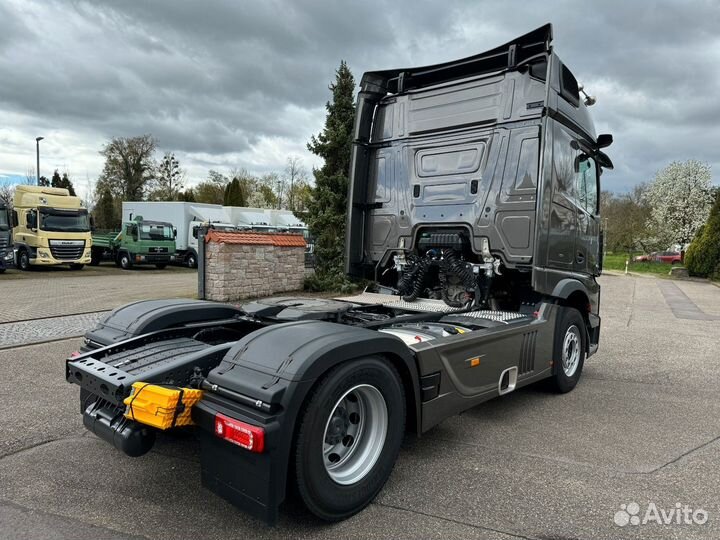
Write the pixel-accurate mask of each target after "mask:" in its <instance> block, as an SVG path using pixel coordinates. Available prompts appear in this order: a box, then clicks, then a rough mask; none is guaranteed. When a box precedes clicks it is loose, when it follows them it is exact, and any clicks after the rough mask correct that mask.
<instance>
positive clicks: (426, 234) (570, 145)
mask: <svg viewBox="0 0 720 540" xmlns="http://www.w3.org/2000/svg"><path fill="white" fill-rule="evenodd" d="M551 39H552V31H551V27H550V25H547V26H544V27H542V28H540V29H538V30H535V31H533V32H531V33H529V34H526V35H524V36H521V37H519V38H517V39H516V40H514V41H512V42H510V43H508V44H506V45H503V46H501V47H499V48H497V49H494V50H492V51H489V52H487V53H483V54H480V55H477V56H474V57H471V58H466V59H463V60H460V61H455V62H448V63H446V64H440V65H436V66H426V67H422V68H408V69H401V70H388V71H379V72H370V73H366V74H365V75H364V76H363V78H362V81H361V90H360V93H359V96H358V106H357V116H356V123H355V145H354V146H353V151H352V152H353V153H352V165H351V179H350V191H349V197H348V212H349V215H348V227H347V234H348V236H347V245H348V265H349V266H348V270H349V271H350V272H351V273H354V274H358V275H364V276H367V275H370V276H373V277H375V278H376V279H377V281H378V285H377V286H376V287H375V290H374V291H370V290H368V291H365V292H363V293H362V294H359V295H355V296H351V297H341V298H337V299H332V300H330V299H312V298H292V297H285V298H274V299H262V300H258V301H255V302H250V303H247V304H245V305H242V306H234V305H230V304H216V303H211V302H203V301H193V300H163V301H160V300H156V301H148V302H139V303H135V304H131V305H129V306H125V307H123V308H120V309H117V310H115V311H114V312H113V313H112V314H110V315H109V316H108V317H107V318H106V319H105V320H104V321H103V322H101V323H100V324H99V325H98V327H97V328H95V329H94V330H92V331H90V332H89V333H88V334H87V335H86V338H85V346H84V348H83V350H82V351H81V352H79V353H77V354H76V355H74V356H73V357H71V358H69V359H68V360H67V362H66V378H67V380H68V381H69V382H72V383H75V384H77V385H79V386H80V387H81V392H80V396H81V403H80V410H81V413H82V415H83V422H84V424H85V426H86V427H87V428H88V429H89V430H91V431H92V432H94V433H95V434H96V435H98V436H99V437H101V438H103V439H104V440H106V441H108V442H109V443H111V444H113V445H114V446H115V447H117V448H118V449H120V450H122V451H123V452H125V453H126V454H128V455H131V456H139V455H142V454H144V453H145V452H147V451H149V450H150V448H151V447H152V444H153V441H154V438H155V436H156V433H157V432H158V431H162V430H163V429H171V428H172V427H173V426H177V425H186V424H190V423H193V424H195V425H196V427H197V434H198V436H199V438H200V444H201V452H200V463H201V478H202V484H203V485H204V486H205V487H207V488H208V489H210V490H211V491H213V492H215V493H217V494H219V495H221V496H222V497H224V498H226V499H228V500H229V501H231V502H232V503H233V504H235V505H236V506H237V507H239V508H241V509H243V510H245V511H247V512H249V513H251V514H253V515H255V516H258V517H260V518H262V519H265V520H267V521H268V522H270V523H273V522H275V520H276V519H277V516H278V507H279V505H280V504H281V503H282V502H283V500H284V499H285V496H286V491H287V488H288V482H290V483H292V484H294V485H295V486H296V488H297V492H298V494H299V496H300V498H301V499H302V501H303V502H304V503H305V505H306V506H307V508H308V509H309V510H310V511H311V512H312V513H314V514H315V515H317V516H319V517H321V518H323V519H326V520H330V521H333V520H341V519H344V518H347V517H349V516H351V515H353V514H355V513H356V512H359V511H360V510H362V509H363V508H364V507H365V506H366V505H367V504H368V503H369V502H370V501H371V500H372V499H373V498H374V497H375V496H376V495H377V494H378V492H379V491H380V490H381V489H382V487H383V485H384V484H385V481H386V480H387V478H388V477H389V475H390V472H391V471H392V468H393V465H394V463H395V459H396V457H397V455H398V452H399V450H400V445H401V442H402V439H403V436H404V434H405V432H406V430H409V431H413V432H416V433H418V434H421V433H424V432H426V431H428V430H429V429H431V428H432V427H433V426H435V425H437V424H438V423H440V422H442V421H443V420H444V419H446V418H448V417H449V416H452V415H455V414H458V413H460V412H462V411H464V410H467V409H469V408H471V407H475V406H476V405H479V404H480V403H482V402H484V401H487V400H489V399H493V398H495V397H497V396H499V395H504V394H507V393H509V392H513V391H514V390H516V389H518V388H521V387H523V386H526V385H528V384H532V383H535V382H538V381H541V380H545V381H547V383H548V384H549V385H550V386H551V387H553V388H554V389H555V390H556V391H558V392H568V391H570V390H572V389H573V388H574V387H575V385H576V384H577V382H578V380H579V378H580V376H581V373H582V369H583V365H584V362H585V360H586V359H587V357H589V356H590V355H591V354H593V353H594V352H595V351H596V350H597V347H598V342H599V336H600V317H599V312H598V308H599V300H600V287H599V285H598V284H597V282H596V279H595V278H596V276H597V275H598V274H599V271H600V269H599V261H600V259H599V254H600V251H601V238H600V236H599V234H598V230H599V229H598V226H597V225H598V223H599V216H598V205H597V194H598V193H599V185H600V184H599V180H600V172H601V170H602V169H603V168H611V167H612V163H611V162H610V160H609V158H608V157H607V156H606V155H605V154H604V153H603V152H602V151H601V148H602V147H604V146H607V145H608V144H610V142H611V137H610V136H608V135H600V136H596V135H595V132H594V129H593V125H592V122H591V120H590V116H589V114H588V111H587V108H586V105H585V103H584V100H582V99H580V96H579V92H578V85H577V83H576V81H575V78H574V76H573V75H572V73H571V72H570V71H569V70H568V69H567V68H566V67H565V66H564V65H563V63H562V62H561V61H560V59H559V58H558V57H557V56H556V54H555V53H554V52H553V50H552V47H551ZM396 160H401V163H402V164H403V166H399V165H400V163H395V161H396ZM178 404H179V405H178Z"/></svg>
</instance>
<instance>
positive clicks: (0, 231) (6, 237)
mask: <svg viewBox="0 0 720 540" xmlns="http://www.w3.org/2000/svg"><path fill="white" fill-rule="evenodd" d="M11 222H12V215H11V213H10V209H9V208H8V207H7V206H6V205H5V203H3V202H2V201H0V274H2V273H3V272H5V270H7V268H8V266H10V265H12V264H13V263H14V259H15V256H14V254H13V246H12V236H11V235H12V227H11V226H10V223H11Z"/></svg>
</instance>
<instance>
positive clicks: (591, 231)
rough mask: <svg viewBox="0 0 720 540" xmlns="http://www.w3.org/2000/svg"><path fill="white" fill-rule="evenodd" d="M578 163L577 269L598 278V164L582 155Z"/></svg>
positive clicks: (576, 171) (576, 174)
mask: <svg viewBox="0 0 720 540" xmlns="http://www.w3.org/2000/svg"><path fill="white" fill-rule="evenodd" d="M575 161H576V166H575V193H576V203H577V204H576V206H577V238H576V241H575V268H574V270H575V271H576V272H580V273H583V274H588V275H591V276H597V275H599V274H600V257H601V254H600V240H599V238H600V216H599V208H598V171H597V165H596V163H595V160H594V159H593V158H591V157H589V156H587V155H585V154H583V153H580V154H579V155H578V157H577V158H576V160H575Z"/></svg>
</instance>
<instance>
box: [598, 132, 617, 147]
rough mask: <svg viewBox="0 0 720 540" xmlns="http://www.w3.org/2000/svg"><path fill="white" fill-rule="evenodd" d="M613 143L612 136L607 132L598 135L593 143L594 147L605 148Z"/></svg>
mask: <svg viewBox="0 0 720 540" xmlns="http://www.w3.org/2000/svg"><path fill="white" fill-rule="evenodd" d="M612 143H613V136H612V135H610V134H609V133H602V134H601V135H598V138H597V143H596V144H595V148H598V149H600V148H607V147H608V146H610V145H611V144H612Z"/></svg>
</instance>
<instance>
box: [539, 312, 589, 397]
mask: <svg viewBox="0 0 720 540" xmlns="http://www.w3.org/2000/svg"><path fill="white" fill-rule="evenodd" d="M560 310H561V311H560V313H559V314H558V320H557V324H556V326H555V344H554V346H553V362H554V364H553V369H554V374H553V375H552V376H551V377H550V380H549V383H550V388H551V389H552V390H553V391H555V392H558V393H560V394H565V393H567V392H570V391H571V390H572V389H573V388H575V385H577V383H578V381H579V380H580V376H581V375H582V370H583V365H584V364H585V357H586V354H587V339H588V337H587V327H586V326H585V320H584V319H583V318H582V315H580V312H579V311H578V310H577V309H575V308H568V307H563V308H560ZM571 333H572V334H574V336H570V335H569V334H571ZM578 345H579V348H578ZM575 354H577V357H576V360H575V361H574V362H573V361H572V358H575V356H574V355H575Z"/></svg>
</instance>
